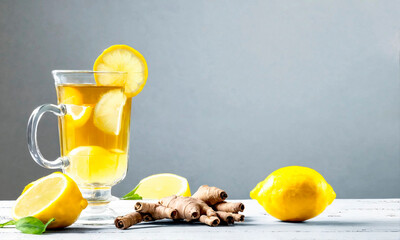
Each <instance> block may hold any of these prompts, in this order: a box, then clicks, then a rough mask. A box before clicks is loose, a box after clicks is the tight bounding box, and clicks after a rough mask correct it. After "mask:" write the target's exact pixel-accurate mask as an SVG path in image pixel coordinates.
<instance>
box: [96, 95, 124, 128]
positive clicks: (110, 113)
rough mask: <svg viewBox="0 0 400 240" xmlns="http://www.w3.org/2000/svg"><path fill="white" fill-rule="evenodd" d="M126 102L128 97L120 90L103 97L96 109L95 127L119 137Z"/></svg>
mask: <svg viewBox="0 0 400 240" xmlns="http://www.w3.org/2000/svg"><path fill="white" fill-rule="evenodd" d="M125 102H126V96H125V94H124V93H123V92H122V91H121V90H119V89H116V90H111V91H109V92H107V93H105V94H104V95H102V96H101V97H100V100H99V102H98V103H97V104H96V107H95V108H94V115H93V121H94V125H95V126H96V127H97V128H99V129H100V130H102V131H104V132H106V133H108V134H113V135H118V134H119V132H120V131H121V125H122V113H123V109H124V105H125Z"/></svg>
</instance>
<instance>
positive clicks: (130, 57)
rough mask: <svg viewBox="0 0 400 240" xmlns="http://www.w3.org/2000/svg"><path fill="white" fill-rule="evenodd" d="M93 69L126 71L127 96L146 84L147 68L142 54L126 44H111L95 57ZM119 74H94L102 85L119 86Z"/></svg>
mask: <svg viewBox="0 0 400 240" xmlns="http://www.w3.org/2000/svg"><path fill="white" fill-rule="evenodd" d="M93 70H94V71H119V72H127V73H128V76H127V80H126V83H125V94H126V96H127V97H128V98H131V97H134V96H136V95H137V94H139V93H140V92H141V91H142V89H143V87H144V85H145V84H146V80H147V76H148V70H147V63H146V60H145V59H144V57H143V56H142V54H140V53H139V52H138V51H137V50H135V49H133V48H132V47H130V46H127V45H113V46H111V47H109V48H107V49H106V50H104V52H103V53H102V54H101V55H100V56H99V57H98V58H97V59H96V61H95V63H94V66H93ZM121 81H122V79H121V76H118V75H115V76H110V75H101V74H99V75H96V82H97V83H98V84H99V85H104V86H115V85H117V86H120V84H121Z"/></svg>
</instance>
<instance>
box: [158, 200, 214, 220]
mask: <svg viewBox="0 0 400 240" xmlns="http://www.w3.org/2000/svg"><path fill="white" fill-rule="evenodd" d="M159 203H160V204H161V205H163V206H165V207H168V208H173V209H176V210H177V211H178V218H181V219H185V220H187V221H190V220H194V219H199V217H200V215H207V216H209V217H211V216H217V214H216V213H215V211H214V210H213V209H212V208H211V207H210V206H208V205H207V204H206V203H205V202H203V201H201V200H199V199H197V198H193V197H182V196H176V195H173V196H170V197H166V198H162V199H161V200H160V201H159Z"/></svg>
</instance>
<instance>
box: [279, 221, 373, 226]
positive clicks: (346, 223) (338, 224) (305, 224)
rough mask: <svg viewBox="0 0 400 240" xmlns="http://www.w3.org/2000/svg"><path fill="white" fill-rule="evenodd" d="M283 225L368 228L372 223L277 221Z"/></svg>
mask: <svg viewBox="0 0 400 240" xmlns="http://www.w3.org/2000/svg"><path fill="white" fill-rule="evenodd" d="M277 222H281V223H287V224H289V225H302V226H333V227H334V226H336V227H337V226H349V227H351V226H353V227H354V226H366V225H370V224H371V222H362V221H343V222H341V221H317V220H316V221H305V222H283V221H277Z"/></svg>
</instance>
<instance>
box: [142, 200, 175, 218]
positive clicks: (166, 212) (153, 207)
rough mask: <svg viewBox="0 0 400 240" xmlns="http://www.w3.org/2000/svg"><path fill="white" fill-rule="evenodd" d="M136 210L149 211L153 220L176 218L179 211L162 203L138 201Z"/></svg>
mask: <svg viewBox="0 0 400 240" xmlns="http://www.w3.org/2000/svg"><path fill="white" fill-rule="evenodd" d="M135 210H136V212H140V213H147V214H149V215H150V216H151V217H152V219H153V220H158V219H163V218H170V219H175V218H177V217H178V211H176V209H173V208H169V207H164V206H162V205H160V204H155V203H145V202H137V203H136V204H135Z"/></svg>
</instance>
